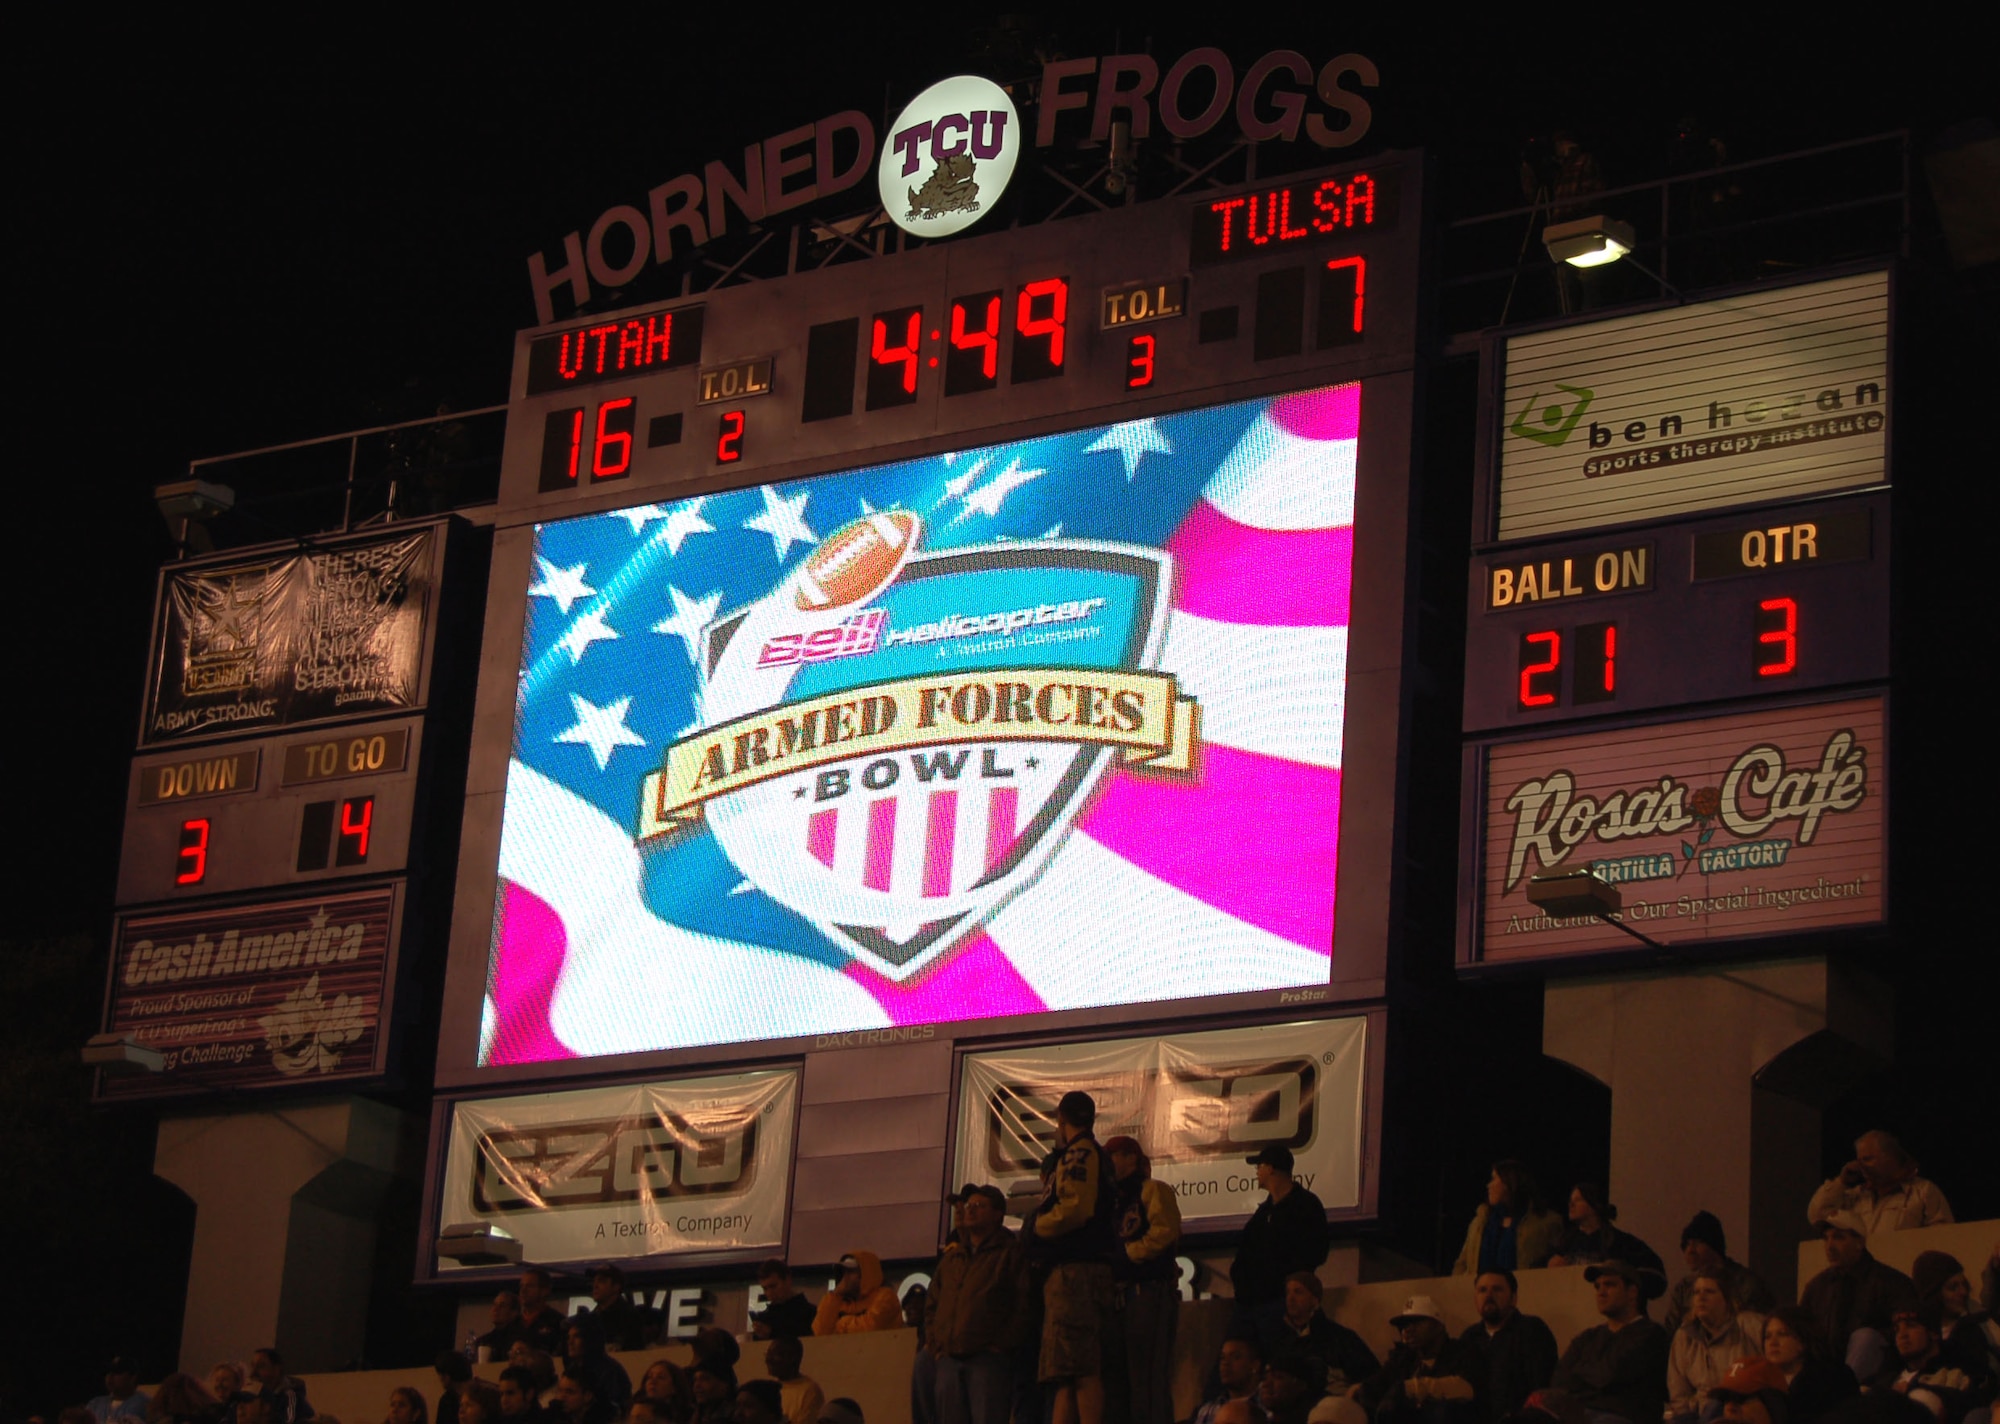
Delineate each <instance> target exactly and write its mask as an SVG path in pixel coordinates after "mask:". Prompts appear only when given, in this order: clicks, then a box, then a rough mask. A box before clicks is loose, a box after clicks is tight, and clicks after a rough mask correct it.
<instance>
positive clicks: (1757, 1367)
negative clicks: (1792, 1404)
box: [1708, 1355, 1788, 1424]
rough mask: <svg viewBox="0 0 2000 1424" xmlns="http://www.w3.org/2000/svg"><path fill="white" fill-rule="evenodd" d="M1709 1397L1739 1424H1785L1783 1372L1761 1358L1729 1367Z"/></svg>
mask: <svg viewBox="0 0 2000 1424" xmlns="http://www.w3.org/2000/svg"><path fill="white" fill-rule="evenodd" d="M1708 1397H1709V1398H1710V1399H1711V1400H1713V1401H1714V1402H1715V1403H1717V1404H1720V1405H1721V1406H1722V1417H1723V1418H1724V1419H1729V1420H1734V1421H1738V1424H1785V1416H1786V1413H1787V1412H1788V1411H1787V1403H1786V1397H1785V1372H1784V1371H1783V1370H1781V1369H1779V1368H1778V1367H1777V1366H1776V1365H1774V1364H1772V1363H1771V1362H1770V1361H1769V1360H1767V1359H1765V1358H1764V1357H1763V1356H1761V1355H1759V1356H1757V1357H1756V1358H1754V1359H1748V1360H1738V1361H1737V1362H1736V1363H1735V1364H1733V1365H1731V1366H1730V1367H1729V1373H1728V1374H1726V1375H1724V1376H1723V1377H1722V1380H1721V1382H1720V1383H1719V1384H1717V1385H1716V1386H1715V1388H1714V1389H1712V1390H1710V1391H1709V1392H1708Z"/></svg>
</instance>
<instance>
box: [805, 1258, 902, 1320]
mask: <svg viewBox="0 0 2000 1424" xmlns="http://www.w3.org/2000/svg"><path fill="white" fill-rule="evenodd" d="M902 1323H903V1303H902V1302H901V1301H899V1300H897V1299H896V1292H895V1289H894V1288H893V1287H891V1286H887V1285H884V1284H883V1283H882V1258H881V1257H880V1256H877V1255H876V1254H875V1253H874V1252H873V1251H849V1252H848V1253H847V1254H846V1255H845V1256H842V1257H841V1258H840V1283H839V1284H838V1285H836V1286H835V1287H834V1288H833V1289H832V1290H830V1291H828V1292H827V1293H826V1294H825V1295H824V1296H822V1297H820V1302H819V1310H818V1312H817V1313H816V1314H815V1315H814V1316H813V1334H815V1335H859V1334H863V1333H866V1332H867V1331H870V1330H894V1329H895V1328H896V1327H897V1326H899V1325H901V1324H902Z"/></svg>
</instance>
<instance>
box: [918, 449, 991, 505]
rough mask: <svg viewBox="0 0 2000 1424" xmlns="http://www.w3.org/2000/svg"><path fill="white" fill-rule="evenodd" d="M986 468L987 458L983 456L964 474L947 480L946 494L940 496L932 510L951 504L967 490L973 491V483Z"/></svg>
mask: <svg viewBox="0 0 2000 1424" xmlns="http://www.w3.org/2000/svg"><path fill="white" fill-rule="evenodd" d="M985 468H986V457H985V456H984V455H982V456H980V457H979V458H978V459H977V460H974V461H973V462H972V463H971V464H970V465H967V466H966V467H965V471H964V473H962V474H957V475H953V476H952V477H951V478H950V479H948V480H946V481H945V482H944V493H943V494H941V495H939V496H938V502H937V503H936V504H934V505H932V506H931V508H932V509H937V508H940V507H941V506H943V505H946V504H949V503H950V502H951V501H953V500H955V499H957V498H958V497H959V496H960V495H962V494H964V493H965V492H966V491H967V490H969V489H971V488H972V482H973V481H974V480H976V479H978V478H979V472H980V471H981V470H983V469H985Z"/></svg>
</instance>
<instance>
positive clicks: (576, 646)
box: [556, 604, 618, 667]
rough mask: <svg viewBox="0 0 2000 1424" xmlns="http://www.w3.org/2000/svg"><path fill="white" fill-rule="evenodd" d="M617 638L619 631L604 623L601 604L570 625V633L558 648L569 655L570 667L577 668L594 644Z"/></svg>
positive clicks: (564, 637) (558, 644)
mask: <svg viewBox="0 0 2000 1424" xmlns="http://www.w3.org/2000/svg"><path fill="white" fill-rule="evenodd" d="M617 636H618V630H617V629H616V628H613V627H612V626H611V625H610V624H609V623H606V622H605V621H604V606H603V605H602V604H599V605H598V606H597V607H595V608H593V609H591V610H590V611H589V612H588V613H585V614H584V615H583V616H582V617H581V618H579V619H577V620H576V622H574V623H572V624H570V625H569V631H568V632H567V633H565V634H563V635H562V641H561V642H559V643H557V644H556V646H557V647H558V648H561V649H562V650H563V651H564V652H566V653H568V654H569V665H570V666H571V667H575V666H576V665H577V664H578V663H580V662H582V661H583V655H584V654H585V653H587V652H589V651H590V645H591V644H592V643H601V642H603V641H604V640H605V639H607V638H615V637H617Z"/></svg>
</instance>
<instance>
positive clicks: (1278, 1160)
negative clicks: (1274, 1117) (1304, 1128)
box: [1229, 1143, 1327, 1351]
mask: <svg viewBox="0 0 2000 1424" xmlns="http://www.w3.org/2000/svg"><path fill="white" fill-rule="evenodd" d="M1249 1165H1250V1166H1252V1167H1255V1168H1256V1169H1257V1185H1258V1186H1259V1187H1260V1188H1262V1189H1263V1191H1264V1193H1265V1195H1264V1200H1263V1201H1262V1202H1261V1203H1260V1204H1259V1205H1258V1207H1257V1211H1256V1214H1255V1215H1253V1216H1252V1217H1251V1218H1250V1224H1249V1225H1248V1226H1246V1227H1244V1228H1243V1239H1242V1241H1241V1242H1240V1243H1239V1244H1238V1245H1237V1247H1236V1260H1235V1261H1234V1262H1233V1263H1232V1264H1231V1265H1230V1267H1229V1280H1230V1283H1231V1284H1232V1285H1233V1286H1235V1288H1236V1312H1235V1315H1234V1316H1233V1317H1232V1318H1231V1320H1230V1326H1229V1329H1230V1333H1231V1334H1235V1333H1238V1332H1240V1331H1242V1330H1246V1329H1248V1330H1252V1331H1254V1332H1255V1333H1256V1335H1257V1338H1258V1339H1260V1340H1262V1341H1263V1342H1264V1348H1265V1349H1266V1350H1267V1351H1268V1350H1271V1349H1274V1348H1276V1347H1277V1346H1278V1345H1279V1344H1281V1343H1283V1341H1284V1338H1285V1334H1284V1329H1285V1277H1287V1276H1289V1275H1291V1274H1292V1272H1294V1271H1317V1270H1318V1269H1319V1268H1320V1265H1321V1263H1323V1262H1324V1261H1325V1260H1326V1253H1327V1233H1326V1207H1325V1206H1324V1205H1323V1204H1322V1203H1321V1202H1320V1199H1319V1198H1318V1197H1316V1196H1314V1195H1313V1194H1312V1192H1311V1191H1309V1190H1308V1189H1307V1188H1306V1187H1305V1186H1304V1185H1303V1184H1302V1183H1300V1182H1299V1181H1298V1180H1297V1179H1296V1178H1295V1177H1293V1176H1292V1166H1293V1162H1292V1149H1291V1148H1289V1147H1286V1146H1284V1145H1282V1144H1276V1143H1274V1144H1273V1145H1271V1146H1269V1147H1266V1148H1265V1149H1264V1150H1263V1151H1261V1152H1259V1153H1258V1154H1257V1155H1256V1156H1254V1157H1252V1158H1250V1159H1249Z"/></svg>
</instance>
